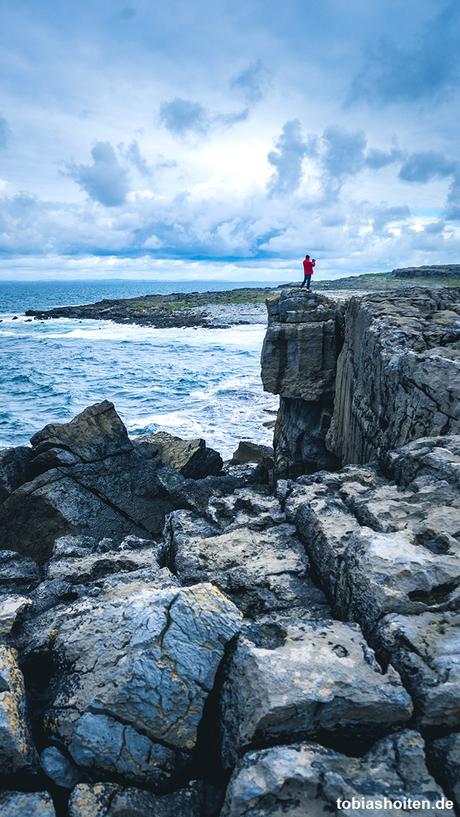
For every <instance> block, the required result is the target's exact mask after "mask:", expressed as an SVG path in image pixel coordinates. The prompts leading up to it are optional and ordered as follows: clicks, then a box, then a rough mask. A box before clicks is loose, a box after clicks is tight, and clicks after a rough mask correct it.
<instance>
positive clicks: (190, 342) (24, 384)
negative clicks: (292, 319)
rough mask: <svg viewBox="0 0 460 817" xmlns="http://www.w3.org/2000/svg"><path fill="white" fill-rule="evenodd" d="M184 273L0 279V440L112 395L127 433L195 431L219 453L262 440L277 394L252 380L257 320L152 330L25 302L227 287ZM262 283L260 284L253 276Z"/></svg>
mask: <svg viewBox="0 0 460 817" xmlns="http://www.w3.org/2000/svg"><path fill="white" fill-rule="evenodd" d="M244 285H245V284H242V283H231V282H214V281H212V282H210V281H192V282H190V281H188V282H174V283H171V282H153V281H148V282H145V281H100V282H96V281H89V282H87V281H85V282H82V281H75V282H74V281H66V282H63V281H61V282H51V281H48V282H21V283H16V282H15V283H10V282H0V313H1V314H0V320H1V322H0V447H7V446H13V445H23V444H27V443H28V441H29V438H30V437H31V435H32V434H33V433H34V432H35V431H37V430H38V429H40V428H42V427H43V426H44V425H45V424H46V423H49V422H65V421H67V420H70V419H71V418H72V417H73V416H74V415H75V414H77V413H78V412H79V411H81V410H82V409H83V408H85V407H86V406H87V405H89V404H91V403H95V402H98V401H100V400H105V399H107V400H112V401H113V403H114V404H115V406H116V409H117V411H118V413H119V414H120V416H121V418H122V419H123V421H124V423H125V424H126V426H127V428H128V431H129V433H130V434H131V435H132V436H138V435H141V434H148V433H150V432H153V431H157V430H165V431H169V432H171V433H173V434H177V435H178V436H180V437H204V438H205V439H206V441H207V443H208V444H209V445H211V446H212V447H214V448H217V449H218V450H219V451H220V452H221V454H222V455H223V456H224V457H228V456H230V455H231V453H232V451H233V450H234V449H235V447H236V445H237V443H238V441H239V440H240V439H251V440H254V441H257V442H262V443H266V444H270V442H271V439H272V433H273V432H272V430H271V429H269V428H267V427H266V426H265V425H264V423H267V422H268V421H270V420H271V419H273V416H274V415H273V412H274V410H275V409H276V407H277V398H276V397H275V396H274V395H269V394H266V393H265V392H264V391H263V389H262V384H261V380H260V350H261V345H262V341H263V337H264V334H265V325H264V324H255V325H248V326H235V327H232V328H229V329H202V328H197V329H192V328H184V329H155V328H151V327H141V326H135V325H127V324H116V323H113V322H111V321H94V320H85V321H83V320H69V319H67V318H60V319H57V320H48V321H36V320H33V321H30V320H28V319H27V318H26V317H25V316H24V312H25V310H27V309H47V308H51V307H53V306H61V305H70V304H77V303H91V302H94V301H97V300H100V299H102V298H120V297H134V296H137V295H142V294H147V293H150V294H155V293H167V292H181V291H182V292H190V291H204V290H209V289H230V288H232V287H235V286H244ZM256 285H259V286H260V285H264V284H260V283H258V284H254V286H256Z"/></svg>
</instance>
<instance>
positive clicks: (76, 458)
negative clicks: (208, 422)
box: [0, 401, 225, 562]
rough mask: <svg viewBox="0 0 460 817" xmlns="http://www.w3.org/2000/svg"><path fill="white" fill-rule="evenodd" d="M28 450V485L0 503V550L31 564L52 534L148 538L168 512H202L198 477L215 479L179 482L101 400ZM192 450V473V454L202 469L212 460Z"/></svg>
mask: <svg viewBox="0 0 460 817" xmlns="http://www.w3.org/2000/svg"><path fill="white" fill-rule="evenodd" d="M32 446H33V448H32V457H31V460H30V462H29V465H28V481H27V482H22V483H21V484H20V485H19V486H18V487H17V488H16V489H15V490H13V491H12V492H11V493H10V494H9V496H8V497H7V498H6V499H5V501H4V502H3V504H2V505H1V506H0V524H1V525H2V529H3V534H4V536H3V547H4V548H8V549H10V550H15V551H18V552H19V553H24V554H25V555H28V556H32V557H33V558H34V559H35V560H36V561H38V562H43V561H46V560H47V559H48V558H49V556H50V553H51V550H52V546H53V543H54V541H55V539H56V538H58V537H60V536H65V535H88V536H93V537H96V538H98V539H102V538H104V537H109V538H115V539H121V538H123V537H124V536H127V535H134V536H140V537H143V538H150V537H152V536H153V537H156V536H158V535H159V534H160V533H161V531H162V528H163V525H164V519H165V515H166V514H167V513H169V512H170V511H172V510H173V509H174V508H180V507H186V508H197V507H204V506H205V505H206V503H207V501H208V499H209V495H210V493H211V492H212V490H213V487H215V486H212V485H211V484H209V485H208V484H207V483H206V479H208V480H209V479H219V478H218V477H207V478H205V479H202V480H201V481H200V482H198V481H195V480H190V479H187V478H186V477H184V476H183V475H182V474H181V473H179V472H178V471H177V470H175V469H173V468H172V467H170V466H164V465H162V462H161V459H160V457H159V456H158V448H157V447H156V446H153V445H152V444H150V443H149V444H147V443H145V444H141V443H139V444H136V445H133V443H131V441H130V440H129V438H128V435H127V432H126V429H125V427H124V425H123V423H122V421H121V420H120V418H119V417H118V415H117V413H116V412H115V409H114V407H113V405H112V403H109V402H107V401H105V402H104V403H99V404H96V405H94V406H90V407H89V408H88V409H85V411H83V412H82V413H81V414H79V415H78V416H77V417H75V418H74V419H73V420H71V422H70V423H62V424H52V425H49V426H46V427H45V428H44V429H43V430H42V431H40V432H38V433H37V434H35V436H34V437H33V438H32ZM198 448H199V451H200V452H201V454H199V456H198V455H197V456H198V460H197V469H198V465H199V462H201V460H200V459H199V458H200V457H201V459H203V457H204V458H205V459H206V458H207V459H206V462H208V464H209V461H210V460H211V459H213V457H214V452H211V449H206V448H204V449H203V447H202V446H201V444H200V446H198ZM203 451H204V454H203ZM210 452H211V453H210ZM195 453H197V452H195ZM194 456H195V455H194ZM216 456H218V455H216ZM214 460H215V457H214ZM192 461H195V460H194V458H193V457H192V458H191V460H190V462H192ZM219 462H220V465H221V461H220V459H219ZM220 465H219V468H220ZM185 470H186V469H185ZM210 470H212V469H209V468H208V469H207V468H205V467H203V468H202V469H201V473H209V472H210ZM224 482H225V478H224ZM31 520H33V524H31Z"/></svg>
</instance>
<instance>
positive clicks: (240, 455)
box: [230, 440, 273, 465]
mask: <svg viewBox="0 0 460 817" xmlns="http://www.w3.org/2000/svg"><path fill="white" fill-rule="evenodd" d="M271 460H273V448H272V447H271V446H269V445H260V443H253V442H252V441H251V440H240V442H239V443H238V447H237V448H236V449H235V451H234V452H233V455H232V458H231V460H230V462H231V464H232V465H245V464H246V463H248V462H256V463H260V464H269V463H270V461H271Z"/></svg>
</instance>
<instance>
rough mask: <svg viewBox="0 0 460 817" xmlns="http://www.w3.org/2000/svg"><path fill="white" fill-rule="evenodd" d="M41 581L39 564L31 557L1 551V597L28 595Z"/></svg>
mask: <svg viewBox="0 0 460 817" xmlns="http://www.w3.org/2000/svg"><path fill="white" fill-rule="evenodd" d="M39 581H40V572H39V570H38V567H37V564H36V563H35V562H34V561H33V559H31V558H30V557H29V556H21V555H20V554H19V553H15V551H12V550H0V597H1V596H2V595H10V594H19V595H22V594H23V593H28V592H29V591H30V590H32V589H33V588H34V587H36V586H37V584H38V583H39Z"/></svg>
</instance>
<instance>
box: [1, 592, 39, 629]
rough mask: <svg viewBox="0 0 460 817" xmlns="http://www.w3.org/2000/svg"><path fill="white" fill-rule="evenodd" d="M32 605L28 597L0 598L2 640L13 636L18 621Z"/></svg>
mask: <svg viewBox="0 0 460 817" xmlns="http://www.w3.org/2000/svg"><path fill="white" fill-rule="evenodd" d="M30 604H32V599H30V598H28V597H27V596H0V639H1V638H6V637H7V636H9V635H10V634H11V631H12V629H13V627H14V625H15V623H16V619H17V618H18V616H20V615H21V613H22V612H23V611H24V610H25V609H26V608H27V607H28V606H29V605H30Z"/></svg>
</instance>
